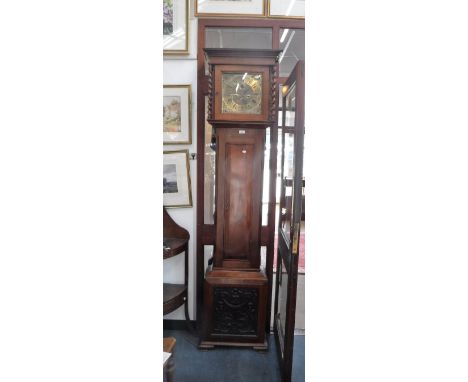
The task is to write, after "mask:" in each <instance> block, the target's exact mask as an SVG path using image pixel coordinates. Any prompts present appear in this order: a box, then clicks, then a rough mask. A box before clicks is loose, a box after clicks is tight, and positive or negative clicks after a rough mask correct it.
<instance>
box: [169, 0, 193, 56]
mask: <svg viewBox="0 0 468 382" xmlns="http://www.w3.org/2000/svg"><path fill="white" fill-rule="evenodd" d="M188 4H189V0H163V49H164V54H166V55H179V54H189V50H188V37H189V29H188V12H189V7H188Z"/></svg>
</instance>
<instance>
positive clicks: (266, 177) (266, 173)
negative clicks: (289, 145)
mask: <svg viewBox="0 0 468 382" xmlns="http://www.w3.org/2000/svg"><path fill="white" fill-rule="evenodd" d="M270 147H271V145H270V128H269V127H267V128H266V131H265V153H264V157H263V191H262V192H263V195H262V225H263V226H266V225H268V201H269V200H270Z"/></svg>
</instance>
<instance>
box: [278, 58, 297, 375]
mask: <svg viewBox="0 0 468 382" xmlns="http://www.w3.org/2000/svg"><path fill="white" fill-rule="evenodd" d="M281 96H282V97H283V111H282V134H281V140H282V156H281V157H282V159H281V171H280V176H281V197H280V206H279V207H280V209H279V219H278V246H277V248H278V251H277V255H276V256H277V261H276V281H275V307H274V325H273V327H274V333H275V340H276V347H277V350H278V358H279V362H280V367H281V374H282V380H283V382H289V381H291V374H292V360H293V346H294V325H295V313H296V291H297V274H298V259H299V243H300V240H299V238H300V234H301V224H303V218H304V216H303V213H302V212H303V211H302V209H303V202H304V200H303V198H304V180H303V177H302V163H303V152H304V62H303V61H299V62H298V63H297V64H296V66H295V68H294V70H293V71H292V73H291V75H290V76H289V78H288V80H287V81H286V83H285V84H284V85H283V94H282V95H281ZM301 382H302V381H301Z"/></svg>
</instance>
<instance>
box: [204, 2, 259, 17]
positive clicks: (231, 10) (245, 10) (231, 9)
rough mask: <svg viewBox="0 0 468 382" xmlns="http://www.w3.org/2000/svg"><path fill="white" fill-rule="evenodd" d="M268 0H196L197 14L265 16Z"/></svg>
mask: <svg viewBox="0 0 468 382" xmlns="http://www.w3.org/2000/svg"><path fill="white" fill-rule="evenodd" d="M266 1H267V0H195V16H201V17H203V16H217V17H233V16H243V17H264V16H265V11H266V4H265V3H266Z"/></svg>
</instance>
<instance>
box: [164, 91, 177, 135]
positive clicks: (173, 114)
mask: <svg viewBox="0 0 468 382" xmlns="http://www.w3.org/2000/svg"><path fill="white" fill-rule="evenodd" d="M180 103H181V101H180V97H179V96H164V99H163V131H164V132H165V133H177V132H180V131H181V130H182V126H181V108H180Z"/></svg>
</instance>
